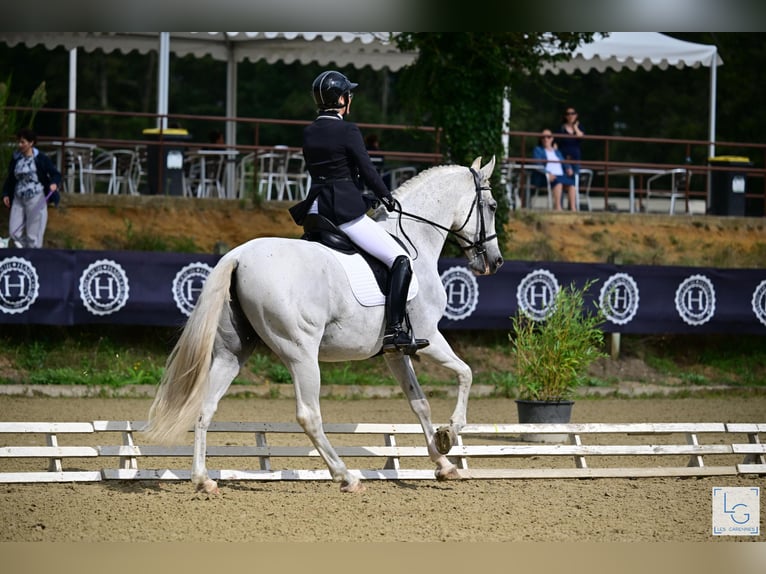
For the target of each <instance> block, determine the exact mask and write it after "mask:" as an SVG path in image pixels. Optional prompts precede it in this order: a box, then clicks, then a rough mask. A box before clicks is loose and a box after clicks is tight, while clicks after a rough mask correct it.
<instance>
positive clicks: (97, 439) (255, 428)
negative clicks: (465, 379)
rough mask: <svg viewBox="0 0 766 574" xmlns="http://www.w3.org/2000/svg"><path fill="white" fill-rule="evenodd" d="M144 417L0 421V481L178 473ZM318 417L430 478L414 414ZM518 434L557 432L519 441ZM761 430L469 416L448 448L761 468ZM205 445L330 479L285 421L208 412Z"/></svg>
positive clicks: (467, 452)
mask: <svg viewBox="0 0 766 574" xmlns="http://www.w3.org/2000/svg"><path fill="white" fill-rule="evenodd" d="M145 424H146V423H145V422H143V421H93V422H0V483H24V482H89V481H102V480H189V479H190V474H191V472H190V468H191V457H192V446H191V445H189V446H159V445H152V444H142V443H141V441H142V435H141V433H140V430H141V429H142V428H143V427H144V425H145ZM324 428H325V431H326V432H327V433H328V434H331V435H332V436H331V440H332V441H333V444H334V445H335V446H336V448H337V451H338V454H339V455H340V456H341V457H343V458H344V459H345V460H346V463H347V464H348V466H349V468H353V469H358V470H355V471H354V472H356V473H357V475H358V476H360V477H361V478H364V479H368V480H376V479H377V480H385V479H389V480H391V479H394V480H415V479H430V480H434V465H433V464H432V463H431V462H430V461H429V460H428V455H427V452H426V448H425V446H424V441H423V434H422V431H421V429H420V426H419V425H417V424H378V423H359V424H356V423H340V424H325V425H324ZM530 434H534V435H538V436H539V435H548V434H550V435H562V434H564V435H566V437H567V442H566V443H562V444H550V443H530V442H524V441H523V440H522V437H523V436H528V435H530ZM765 434H766V423H626V424H605V423H583V424H565V425H560V424H549V425H530V424H475V425H467V426H466V427H465V428H464V429H463V431H462V432H461V435H460V436H459V437H458V439H459V440H458V444H457V445H456V446H454V447H453V448H452V450H451V451H450V452H449V456H450V458H452V459H453V460H454V461H455V463H456V464H457V465H458V467H459V468H460V474H461V475H462V476H463V477H465V478H473V479H513V478H515V479H531V478H547V479H551V478H607V477H624V478H638V477H657V476H674V477H683V476H720V475H738V474H756V475H766V444H764V443H762V442H761V437H762V436H763V435H765ZM189 442H190V443H191V434H190V440H189ZM6 445H8V446H6ZM207 455H208V457H210V458H212V459H213V460H212V461H209V462H208V465H209V466H210V467H212V468H215V467H216V466H222V464H220V463H219V461H221V460H222V459H226V461H227V462H226V464H227V465H228V464H229V463H231V465H232V466H235V467H238V468H241V470H213V469H212V468H211V470H210V475H211V478H213V479H216V480H261V481H268V480H330V475H329V472H328V471H327V469H326V467H325V466H324V463H323V462H322V460H321V459H320V458H319V454H318V452H317V451H316V449H315V448H314V447H313V446H312V445H311V443H310V442H309V441H308V438H307V437H306V436H305V435H304V433H303V431H302V429H301V428H300V426H299V425H298V424H296V423H267V422H262V423H257V422H252V423H248V422H214V423H213V424H212V425H211V427H210V430H209V434H208V449H207ZM624 461H628V462H629V465H625V464H623V462H624Z"/></svg>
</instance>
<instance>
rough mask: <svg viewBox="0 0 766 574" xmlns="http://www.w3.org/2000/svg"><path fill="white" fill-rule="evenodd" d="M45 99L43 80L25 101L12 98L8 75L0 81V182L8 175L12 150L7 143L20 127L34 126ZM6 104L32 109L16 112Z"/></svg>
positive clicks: (14, 137) (14, 136) (12, 138)
mask: <svg viewBox="0 0 766 574" xmlns="http://www.w3.org/2000/svg"><path fill="white" fill-rule="evenodd" d="M45 100H46V93H45V82H42V83H40V85H38V86H37V88H35V90H34V91H33V92H32V95H31V96H30V97H29V98H28V99H27V100H26V101H24V100H23V99H22V98H19V97H15V98H12V96H11V77H10V76H9V77H8V78H7V79H6V80H5V81H4V82H0V182H3V181H5V178H6V177H7V175H8V173H7V172H8V165H9V163H10V160H11V155H12V154H13V150H14V148H13V147H12V146H11V145H8V144H11V143H13V142H15V141H16V134H17V133H18V131H19V130H20V129H21V128H31V127H34V122H35V115H36V114H37V110H39V109H40V108H41V107H43V106H44V105H45ZM6 106H20V107H21V106H23V107H30V108H32V109H31V110H30V111H26V112H17V111H16V110H8V109H6Z"/></svg>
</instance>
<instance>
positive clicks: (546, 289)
mask: <svg viewBox="0 0 766 574" xmlns="http://www.w3.org/2000/svg"><path fill="white" fill-rule="evenodd" d="M559 289H560V287H559V282H558V281H557V280H556V276H555V275H553V273H551V272H550V271H548V270H546V269H538V270H536V271H532V273H529V274H528V275H526V276H525V277H524V278H523V279H522V280H521V283H519V286H518V287H517V288H516V302H517V303H518V305H519V310H520V311H521V312H522V313H524V315H526V316H527V317H529V318H530V319H533V320H534V321H543V320H544V319H545V318H546V317H547V316H548V313H549V312H550V311H551V310H552V306H553V302H554V300H555V299H556V295H557V294H558V292H559Z"/></svg>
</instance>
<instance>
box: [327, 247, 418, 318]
mask: <svg viewBox="0 0 766 574" xmlns="http://www.w3.org/2000/svg"><path fill="white" fill-rule="evenodd" d="M327 249H329V247H328V248H327ZM329 250H330V251H331V252H332V254H333V255H335V258H336V259H337V260H338V261H339V262H340V264H341V265H342V266H343V269H344V270H345V271H346V277H348V281H349V283H351V291H352V292H353V293H354V297H356V300H357V301H359V304H360V305H362V306H364V307H375V306H376V305H383V304H384V303H385V302H386V297H385V295H383V293H382V292H381V291H380V287H378V282H377V281H375V276H374V275H373V273H372V269H370V266H369V265H368V264H367V262H366V261H365V260H364V258H363V257H362V256H361V255H359V254H358V253H355V254H353V255H349V254H346V253H341V252H340V251H336V250H335V249H329ZM417 294H418V278H417V276H416V275H415V274H414V273H413V274H412V281H410V290H409V292H408V293H407V301H410V300H411V299H413V298H414V297H415V295H417Z"/></svg>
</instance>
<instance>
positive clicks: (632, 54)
mask: <svg viewBox="0 0 766 574" xmlns="http://www.w3.org/2000/svg"><path fill="white" fill-rule="evenodd" d="M713 62H715V65H716V66H720V65H721V64H723V60H721V58H720V56H719V55H718V49H717V48H716V47H715V46H711V45H708V44H695V43H692V42H684V41H683V40H677V39H676V38H671V37H670V36H666V35H665V34H660V33H659V32H611V33H610V34H609V35H608V36H606V37H604V36H602V35H600V34H598V35H596V38H595V40H594V41H593V42H590V43H587V44H582V45H580V46H579V47H578V48H577V49H575V51H574V53H573V54H572V57H571V58H570V59H569V60H566V61H563V62H556V63H554V64H547V65H546V66H544V67H543V70H542V71H544V72H553V73H554V74H558V73H560V72H565V73H567V74H571V73H572V72H575V71H579V72H589V71H590V70H596V71H598V72H604V71H606V70H608V69H609V68H611V69H613V70H621V69H623V68H627V69H629V70H636V69H638V68H639V67H642V68H644V69H645V70H649V69H651V68H653V67H658V68H660V69H662V70H666V69H667V68H668V67H670V66H674V67H676V68H683V67H685V66H688V67H692V68H697V67H699V66H705V67H708V68H709V67H712V64H713Z"/></svg>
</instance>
